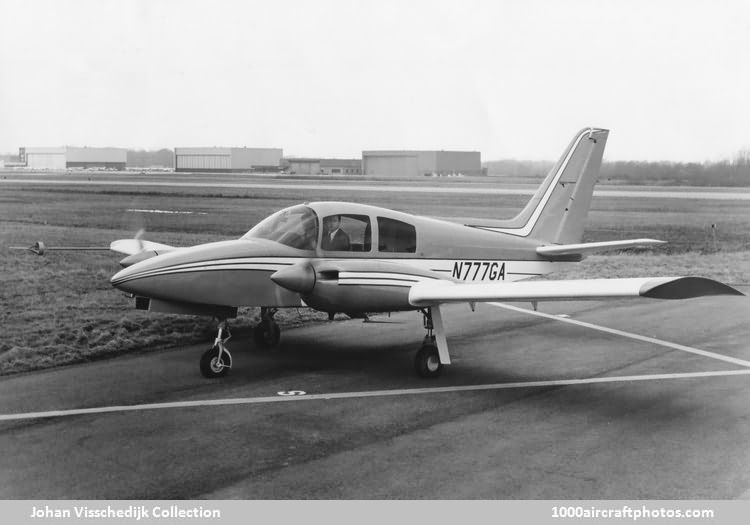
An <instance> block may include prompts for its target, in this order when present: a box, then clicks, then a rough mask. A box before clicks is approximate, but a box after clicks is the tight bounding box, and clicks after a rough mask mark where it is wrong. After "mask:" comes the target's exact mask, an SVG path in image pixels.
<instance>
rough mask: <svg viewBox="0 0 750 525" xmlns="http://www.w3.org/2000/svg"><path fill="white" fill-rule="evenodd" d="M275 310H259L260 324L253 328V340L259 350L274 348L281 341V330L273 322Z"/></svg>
mask: <svg viewBox="0 0 750 525" xmlns="http://www.w3.org/2000/svg"><path fill="white" fill-rule="evenodd" d="M276 312H277V310H276V309H275V308H261V309H260V323H258V324H257V325H255V328H253V340H254V341H255V345H256V346H258V347H259V348H276V347H277V346H279V341H280V340H281V328H279V325H278V324H277V323H276V321H275V320H274V318H273V316H274V315H275V314H276Z"/></svg>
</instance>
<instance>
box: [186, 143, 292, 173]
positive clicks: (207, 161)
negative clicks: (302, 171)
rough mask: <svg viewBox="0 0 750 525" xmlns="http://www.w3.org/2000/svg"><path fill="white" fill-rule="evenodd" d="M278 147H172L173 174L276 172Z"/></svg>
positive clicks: (279, 155) (279, 153)
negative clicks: (185, 172) (190, 172)
mask: <svg viewBox="0 0 750 525" xmlns="http://www.w3.org/2000/svg"><path fill="white" fill-rule="evenodd" d="M282 153H283V151H282V149H281V148H175V149H174V168H175V171H192V172H243V171H256V172H257V171H278V170H279V166H280V163H281V156H282Z"/></svg>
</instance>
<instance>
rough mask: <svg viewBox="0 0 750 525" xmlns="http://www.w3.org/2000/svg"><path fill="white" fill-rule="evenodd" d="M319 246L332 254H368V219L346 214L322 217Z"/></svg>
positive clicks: (369, 243) (369, 244)
mask: <svg viewBox="0 0 750 525" xmlns="http://www.w3.org/2000/svg"><path fill="white" fill-rule="evenodd" d="M320 246H321V248H323V249H324V250H329V251H334V252H369V251H370V250H371V249H372V226H370V217H368V216H367V215H347V214H341V215H329V216H328V217H324V218H323V238H322V240H321V243H320Z"/></svg>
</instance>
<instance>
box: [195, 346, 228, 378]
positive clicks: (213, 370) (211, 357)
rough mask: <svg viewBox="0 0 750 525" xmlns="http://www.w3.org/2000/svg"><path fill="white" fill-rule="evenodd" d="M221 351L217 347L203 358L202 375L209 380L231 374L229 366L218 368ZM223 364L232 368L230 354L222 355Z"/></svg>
mask: <svg viewBox="0 0 750 525" xmlns="http://www.w3.org/2000/svg"><path fill="white" fill-rule="evenodd" d="M218 357H219V349H218V348H217V347H213V348H209V349H208V350H206V351H205V352H204V353H203V355H202V356H201V374H203V377H207V378H208V379H216V378H219V377H223V376H225V375H227V374H228V373H229V368H228V367H227V366H218V365H219V364H220V363H218V362H217V358H218ZM221 363H222V364H226V365H229V366H231V365H232V356H231V355H229V353H228V352H222V353H221Z"/></svg>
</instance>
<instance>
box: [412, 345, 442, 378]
mask: <svg viewBox="0 0 750 525" xmlns="http://www.w3.org/2000/svg"><path fill="white" fill-rule="evenodd" d="M414 370H416V372H417V374H418V375H419V376H420V377H427V378H433V377H438V376H439V375H440V373H441V372H442V371H443V365H442V364H441V363H440V356H439V355H438V349H437V347H436V346H435V345H432V344H425V345H422V347H421V348H420V349H419V351H418V352H417V355H416V357H415V358H414Z"/></svg>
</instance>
